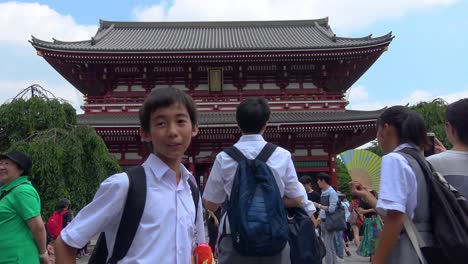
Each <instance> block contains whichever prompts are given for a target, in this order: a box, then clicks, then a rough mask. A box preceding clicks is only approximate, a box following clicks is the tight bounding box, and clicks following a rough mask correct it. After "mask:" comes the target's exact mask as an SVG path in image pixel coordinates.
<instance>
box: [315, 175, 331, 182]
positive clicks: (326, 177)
mask: <svg viewBox="0 0 468 264" xmlns="http://www.w3.org/2000/svg"><path fill="white" fill-rule="evenodd" d="M315 177H316V178H317V180H324V181H325V182H326V183H327V184H328V185H331V179H330V175H328V173H326V172H320V173H318V174H317V176H315Z"/></svg>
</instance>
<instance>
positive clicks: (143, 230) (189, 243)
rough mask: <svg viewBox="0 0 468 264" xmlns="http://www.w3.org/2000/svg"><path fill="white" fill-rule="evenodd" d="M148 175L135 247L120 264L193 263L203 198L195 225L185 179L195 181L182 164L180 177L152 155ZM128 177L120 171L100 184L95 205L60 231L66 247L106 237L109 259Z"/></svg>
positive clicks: (200, 229)
mask: <svg viewBox="0 0 468 264" xmlns="http://www.w3.org/2000/svg"><path fill="white" fill-rule="evenodd" d="M142 166H143V168H144V170H145V173H146V184H147V195H146V205H145V209H144V212H143V215H142V218H141V221H140V224H139V226H138V229H137V232H136V234H135V238H134V240H133V243H132V245H131V247H130V249H129V250H128V253H127V255H126V256H125V257H124V258H123V259H122V260H121V261H119V263H155V262H158V263H159V262H160V263H178V264H186V263H191V255H192V250H193V247H194V245H195V242H205V231H204V223H203V213H202V205H201V199H200V202H199V204H198V208H197V210H198V213H197V216H198V217H197V220H196V226H195V223H194V220H195V215H196V214H195V206H194V203H193V198H192V194H191V191H190V186H189V184H188V182H187V180H190V178H193V176H192V175H191V174H190V172H189V171H188V170H187V169H186V168H185V167H184V166H183V165H182V164H181V165H180V167H181V179H180V181H179V183H176V175H175V172H174V171H173V170H172V169H170V168H169V167H168V166H167V165H166V164H165V163H164V162H163V161H161V160H160V159H159V158H158V157H157V156H156V155H154V154H151V155H150V156H149V157H148V159H147V160H146V161H145V162H144V163H143V164H142ZM128 186H129V182H128V177H127V175H126V174H125V173H118V174H115V175H113V176H111V177H109V178H107V179H106V180H105V181H104V182H102V183H101V185H100V187H99V189H98V191H97V192H96V195H95V197H94V199H93V201H92V202H91V203H90V204H88V205H87V206H86V207H85V208H83V209H82V210H81V211H80V212H79V213H78V215H77V216H76V217H75V219H74V220H73V221H72V222H71V223H70V224H69V225H68V226H67V227H66V228H65V229H63V230H62V233H61V236H62V239H63V240H64V241H65V243H66V244H67V245H69V246H71V247H74V248H82V247H83V246H84V245H86V243H87V242H88V241H89V240H90V239H91V238H93V237H94V236H95V235H96V234H98V233H99V232H105V233H106V243H107V247H108V251H109V256H111V255H112V250H113V247H114V242H115V237H116V234H117V229H118V225H119V222H120V219H121V216H122V212H123V208H124V204H125V199H126V196H127V192H128Z"/></svg>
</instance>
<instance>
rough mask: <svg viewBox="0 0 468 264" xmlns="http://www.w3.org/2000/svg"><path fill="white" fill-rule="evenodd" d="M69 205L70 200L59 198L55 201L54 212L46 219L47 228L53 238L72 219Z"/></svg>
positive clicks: (55, 237)
mask: <svg viewBox="0 0 468 264" xmlns="http://www.w3.org/2000/svg"><path fill="white" fill-rule="evenodd" d="M69 207H70V201H69V200H68V199H61V200H60V201H58V202H57V205H56V207H55V211H54V213H53V214H52V216H51V217H50V218H49V220H48V221H47V229H48V230H49V233H50V235H51V236H52V238H53V239H54V240H55V239H57V237H58V236H59V235H60V232H61V231H62V229H64V228H65V227H66V226H67V225H68V224H69V223H70V222H71V220H72V212H71V211H70V210H68V208H69Z"/></svg>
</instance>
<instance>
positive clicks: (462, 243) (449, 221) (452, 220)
mask: <svg viewBox="0 0 468 264" xmlns="http://www.w3.org/2000/svg"><path fill="white" fill-rule="evenodd" d="M399 152H402V153H405V154H407V155H409V156H411V157H412V158H413V159H415V160H416V161H417V162H418V164H419V165H420V166H421V169H422V171H423V173H424V178H425V180H426V183H427V189H428V192H429V197H430V198H429V206H430V218H431V226H432V231H433V235H434V239H435V243H436V244H435V248H434V249H430V250H423V253H424V255H426V252H428V253H430V254H434V253H436V254H437V255H440V256H438V258H440V259H444V262H445V263H461V262H463V261H466V260H468V204H467V202H466V200H465V198H464V197H463V196H462V195H461V194H460V193H459V192H458V191H457V190H455V189H454V188H453V187H451V186H450V185H449V184H448V183H447V181H445V179H444V178H443V177H442V176H441V175H440V173H438V172H436V171H435V170H434V169H433V168H432V166H431V164H430V163H428V162H427V161H426V160H425V159H424V157H423V156H422V155H421V154H420V153H418V152H417V151H416V150H414V149H411V148H405V149H402V150H400V151H399ZM439 253H440V254H439ZM432 259H434V257H432ZM427 260H428V261H429V263H431V258H428V259H427Z"/></svg>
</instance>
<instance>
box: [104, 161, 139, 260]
mask: <svg viewBox="0 0 468 264" xmlns="http://www.w3.org/2000/svg"><path fill="white" fill-rule="evenodd" d="M127 176H128V180H129V187H128V194H127V199H126V200H125V206H124V209H123V213H122V218H121V219H120V224H119V229H118V230H117V235H116V238H115V245H114V250H113V251H112V256H111V257H110V259H109V261H108V263H117V262H118V261H120V260H121V259H123V258H124V257H125V256H126V255H127V252H128V250H129V249H130V246H131V245H132V242H133V239H134V238H135V234H136V231H137V229H138V226H139V225H140V220H141V217H142V215H143V211H144V210H145V203H146V173H145V169H144V168H143V166H137V167H133V168H131V169H129V170H128V171H127Z"/></svg>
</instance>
